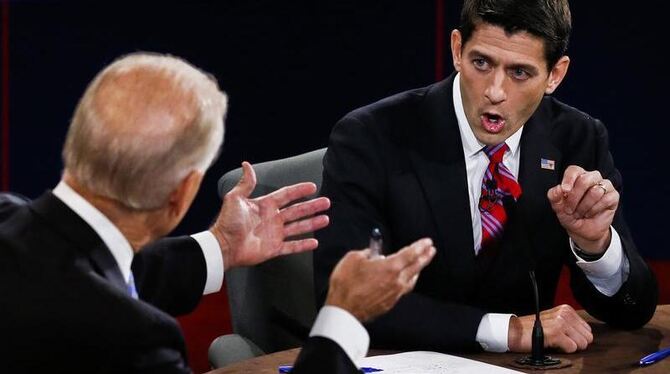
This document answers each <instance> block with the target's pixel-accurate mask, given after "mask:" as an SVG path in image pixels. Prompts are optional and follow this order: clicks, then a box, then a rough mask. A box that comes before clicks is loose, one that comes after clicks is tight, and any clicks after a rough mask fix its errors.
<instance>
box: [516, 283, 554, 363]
mask: <svg viewBox="0 0 670 374" xmlns="http://www.w3.org/2000/svg"><path fill="white" fill-rule="evenodd" d="M529 273H530V281H531V283H532V284H533V295H534V296H535V323H534V324H533V335H532V338H531V339H532V341H531V353H530V356H526V357H522V358H520V359H517V360H516V361H515V362H516V363H517V364H518V365H519V367H532V368H533V369H536V370H537V369H540V370H542V369H557V368H559V367H564V366H563V365H561V360H559V359H556V358H552V357H551V356H547V355H545V354H544V330H543V329H542V321H540V295H539V292H538V290H537V280H536V279H535V271H534V270H530V271H529Z"/></svg>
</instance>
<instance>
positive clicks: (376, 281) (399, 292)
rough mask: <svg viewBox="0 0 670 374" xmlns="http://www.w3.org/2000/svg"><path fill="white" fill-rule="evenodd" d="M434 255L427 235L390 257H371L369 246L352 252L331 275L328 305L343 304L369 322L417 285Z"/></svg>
mask: <svg viewBox="0 0 670 374" xmlns="http://www.w3.org/2000/svg"><path fill="white" fill-rule="evenodd" d="M433 256H435V247H433V241H432V240H430V239H428V238H425V239H421V240H417V241H416V242H414V243H412V244H411V245H408V246H407V247H405V248H403V249H401V250H400V251H398V252H396V253H394V254H393V255H391V256H388V257H383V256H380V257H374V256H371V252H370V249H365V250H361V251H349V252H348V253H347V254H346V255H345V256H344V257H343V258H342V259H341V260H340V262H338V264H337V266H335V269H334V270H333V273H332V274H331V276H330V283H329V288H328V296H327V297H326V305H333V306H337V307H340V308H342V309H344V310H346V311H348V312H349V313H351V314H352V315H353V316H354V317H356V318H357V319H358V320H359V321H361V322H366V321H370V320H372V319H373V318H375V317H377V316H379V315H381V314H383V313H386V312H387V311H389V310H390V309H391V308H392V307H393V306H394V305H395V304H396V303H397V302H398V300H399V299H400V297H401V296H403V295H404V294H406V293H408V292H410V291H411V290H412V289H413V288H414V285H416V282H417V280H418V278H419V273H420V272H421V270H422V269H423V268H424V267H426V265H428V263H430V261H431V260H432V259H433Z"/></svg>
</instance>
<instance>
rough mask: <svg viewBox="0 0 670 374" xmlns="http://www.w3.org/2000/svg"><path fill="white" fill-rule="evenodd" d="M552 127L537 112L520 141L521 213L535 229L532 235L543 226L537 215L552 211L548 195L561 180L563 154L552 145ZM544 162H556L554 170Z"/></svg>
mask: <svg viewBox="0 0 670 374" xmlns="http://www.w3.org/2000/svg"><path fill="white" fill-rule="evenodd" d="M550 126H551V124H550V123H549V122H548V120H547V117H546V116H545V115H543V112H542V110H538V111H536V113H535V114H534V115H533V116H531V118H530V119H529V120H528V122H527V123H526V125H525V126H524V130H523V135H522V137H521V162H520V165H519V183H520V184H521V188H522V191H523V195H522V196H521V198H520V199H519V204H518V205H519V206H518V208H519V209H518V210H519V213H520V214H523V215H525V219H524V220H525V221H526V224H528V225H533V227H532V228H533V229H534V230H533V231H532V232H533V233H534V234H535V236H537V233H538V232H539V231H541V230H537V229H538V228H539V227H537V225H538V224H540V222H538V221H537V220H536V219H535V218H534V217H535V216H537V212H540V211H542V210H544V209H551V208H550V205H549V201H548V200H547V191H548V190H549V189H550V188H552V187H554V186H555V185H556V184H558V183H559V181H560V179H561V178H562V176H561V175H560V171H561V170H562V166H561V164H562V156H561V152H560V151H559V150H558V149H557V148H556V147H554V145H553V144H552V143H551V137H550V131H551V127H550ZM542 159H544V160H547V161H553V163H554V168H553V170H552V169H548V168H543V167H542V166H541V163H542Z"/></svg>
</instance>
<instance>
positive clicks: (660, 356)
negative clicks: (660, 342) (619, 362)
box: [640, 348, 670, 366]
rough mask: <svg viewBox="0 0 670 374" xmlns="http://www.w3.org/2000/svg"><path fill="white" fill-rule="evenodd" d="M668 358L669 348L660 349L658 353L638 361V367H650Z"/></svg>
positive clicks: (669, 354)
mask: <svg viewBox="0 0 670 374" xmlns="http://www.w3.org/2000/svg"><path fill="white" fill-rule="evenodd" d="M668 356H670V348H665V349H661V350H660V351H658V352H654V353H652V354H650V355H647V356H644V357H642V358H641V359H640V366H647V365H651V364H653V363H655V362H658V361H661V360H662V359H664V358H666V357H668Z"/></svg>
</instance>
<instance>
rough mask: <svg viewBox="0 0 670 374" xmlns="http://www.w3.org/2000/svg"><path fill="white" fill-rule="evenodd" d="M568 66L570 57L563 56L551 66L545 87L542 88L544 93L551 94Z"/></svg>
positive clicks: (566, 71) (561, 79) (563, 76)
mask: <svg viewBox="0 0 670 374" xmlns="http://www.w3.org/2000/svg"><path fill="white" fill-rule="evenodd" d="M568 66H570V57H568V56H563V57H561V58H560V59H559V60H558V62H557V63H556V64H555V65H554V67H553V68H551V71H550V72H549V78H547V88H546V89H545V90H544V93H545V94H547V95H550V94H552V93H553V92H554V91H556V88H558V85H559V84H561V82H562V81H563V78H565V74H567V73H568Z"/></svg>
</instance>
